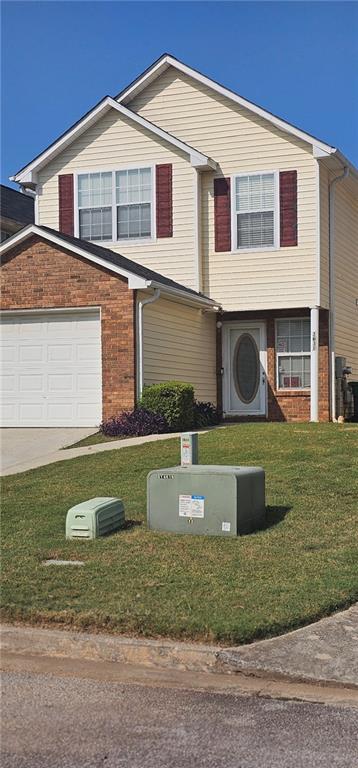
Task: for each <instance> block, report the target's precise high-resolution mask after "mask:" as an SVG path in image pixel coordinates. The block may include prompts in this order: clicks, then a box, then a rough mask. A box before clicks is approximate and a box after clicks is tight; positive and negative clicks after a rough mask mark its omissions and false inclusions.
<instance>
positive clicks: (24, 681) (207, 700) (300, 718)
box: [1, 654, 358, 768]
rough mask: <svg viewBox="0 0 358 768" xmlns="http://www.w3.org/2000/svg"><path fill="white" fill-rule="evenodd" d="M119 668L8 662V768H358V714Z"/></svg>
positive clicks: (4, 733)
mask: <svg viewBox="0 0 358 768" xmlns="http://www.w3.org/2000/svg"><path fill="white" fill-rule="evenodd" d="M15 656H16V655H15V654H14V659H15ZM16 658H17V659H20V657H19V656H17V657H16ZM66 663H68V664H69V666H68V667H67V668H66ZM36 664H37V665H38V668H36ZM76 665H78V671H76ZM127 666H130V665H127ZM116 667H117V665H116V664H109V663H105V662H98V663H97V664H95V662H82V663H81V662H79V661H78V662H77V661H74V660H72V661H71V662H69V661H68V662H65V661H64V660H61V661H59V660H54V659H49V660H48V663H47V666H46V665H44V664H43V662H42V667H41V663H40V661H38V660H37V661H36V663H35V666H34V665H33V666H31V663H30V662H29V660H26V659H23V662H22V664H21V659H20V662H19V663H18V662H17V661H16V659H15V661H12V662H11V660H10V662H9V664H8V665H6V664H5V672H4V673H3V683H2V755H1V756H2V762H1V765H2V768H103V767H105V768H338V767H339V768H355V767H356V766H357V756H358V743H357V733H358V709H355V708H353V707H352V706H337V705H326V704H321V703H309V702H298V701H294V700H283V699H274V698H269V697H265V696H258V695H242V693H241V692H239V691H238V690H235V689H234V688H233V687H230V686H229V685H228V687H227V689H226V690H225V688H221V689H220V690H204V689H195V686H194V683H195V679H194V678H195V675H193V685H191V684H190V683H189V682H188V684H187V685H186V684H185V683H184V686H181V687H180V685H179V684H178V683H177V682H175V681H174V682H173V683H172V684H170V682H166V683H161V682H160V680H159V681H158V682H157V683H156V684H155V683H154V682H153V681H152V682H151V681H148V680H147V681H145V678H144V679H143V684H138V683H131V682H123V681H121V680H120V679H116V675H115V672H114V669H115V668H116ZM28 670H30V671H28ZM205 677H206V679H209V678H210V679H212V678H214V677H216V676H215V675H206V676H205ZM185 679H186V680H188V677H186V678H185ZM229 679H230V678H229ZM231 685H232V683H231Z"/></svg>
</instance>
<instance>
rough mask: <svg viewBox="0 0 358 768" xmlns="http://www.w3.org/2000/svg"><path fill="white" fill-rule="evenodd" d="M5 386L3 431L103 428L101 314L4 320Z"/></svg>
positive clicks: (15, 316)
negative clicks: (40, 428) (5, 429)
mask: <svg viewBox="0 0 358 768" xmlns="http://www.w3.org/2000/svg"><path fill="white" fill-rule="evenodd" d="M1 384H2V386H1V426H3V427H39V426H42V427H81V426H84V427H87V426H89V427H92V426H96V425H97V424H99V423H100V421H101V414H102V367H101V321H100V315H99V310H93V311H92V310H86V311H82V312H72V311H71V312H57V311H52V312H47V313H29V314H15V313H11V314H9V315H3V317H2V320H1Z"/></svg>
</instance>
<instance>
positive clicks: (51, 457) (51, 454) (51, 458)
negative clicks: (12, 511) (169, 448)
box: [0, 429, 207, 476]
mask: <svg viewBox="0 0 358 768" xmlns="http://www.w3.org/2000/svg"><path fill="white" fill-rule="evenodd" d="M5 431H7V430H4V432H5ZM21 431H22V432H25V430H21ZM29 431H31V432H35V431H37V432H40V431H41V432H47V430H45V429H44V430H29ZM68 431H70V430H68ZM75 431H76V430H72V432H75ZM93 431H94V430H81V432H82V434H79V435H78V437H77V436H76V435H72V439H71V437H70V438H69V439H68V440H67V445H71V443H73V442H75V441H76V439H78V440H80V439H82V438H83V437H87V435H90V434H93ZM206 431H207V430H201V434H204V432H206ZM77 432H78V433H80V430H77ZM180 434H181V433H180V432H175V433H173V432H170V433H167V434H164V435H147V436H146V437H129V438H126V439H125V440H112V441H111V442H108V443H98V444H97V445H87V446H85V447H83V448H67V449H66V450H65V451H64V450H57V448H59V447H60V446H61V447H64V446H65V445H66V442H64V443H60V445H58V446H56V449H55V448H52V447H50V448H49V449H48V450H47V451H46V443H45V445H44V446H42V444H41V442H40V443H38V444H37V455H32V453H31V451H30V452H29V454H30V458H26V459H25V456H26V445H25V450H24V452H23V456H22V460H21V458H20V460H19V461H18V462H16V463H14V462H12V463H10V461H8V462H5V463H4V465H3V466H2V467H1V472H0V474H1V475H2V476H5V475H17V474H19V473H20V472H27V471H28V470H29V469H36V468H37V467H43V466H45V465H47V464H55V462H56V461H68V460H69V459H75V458H77V456H91V454H94V453H103V452H104V451H114V450H116V449H118V448H129V447H131V446H135V445H142V444H144V443H152V442H155V441H156V440H171V439H172V438H178V437H180ZM32 439H33V438H32ZM39 439H40V438H39ZM27 455H28V454H27Z"/></svg>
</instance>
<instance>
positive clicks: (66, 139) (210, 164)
mask: <svg viewBox="0 0 358 768" xmlns="http://www.w3.org/2000/svg"><path fill="white" fill-rule="evenodd" d="M110 109H114V110H116V111H117V112H119V114H120V115H123V116H124V117H126V118H128V119H129V120H132V121H133V122H134V123H136V124H137V125H139V126H140V127H141V128H146V129H147V130H148V131H150V132H151V133H152V134H154V135H155V136H156V137H158V138H160V139H164V141H167V142H168V143H169V144H171V145H172V146H174V147H176V148H177V149H180V150H181V151H182V152H185V154H186V155H188V157H189V158H190V162H191V164H192V165H193V166H194V167H195V168H201V169H202V170H205V169H208V170H215V169H216V165H217V164H216V163H215V162H214V161H213V160H212V159H211V158H210V157H208V156H207V155H204V154H203V153H202V152H199V151H198V150H196V149H195V148H194V147H191V146H190V145H189V144H187V143H186V142H184V141H181V140H180V139H177V138H176V137H175V136H173V135H172V134H171V133H168V132H167V131H164V130H163V129H162V128H159V126H158V125H154V123H151V122H150V120H147V119H146V118H145V117H142V116H141V115H137V113H136V112H133V110H131V109H128V107H125V106H124V105H123V104H118V102H117V101H115V99H112V97H111V96H105V97H104V99H102V100H101V101H100V102H99V103H98V104H96V105H95V106H94V107H93V109H91V110H90V111H89V112H87V113H86V114H85V115H84V116H83V117H82V118H81V119H80V120H78V121H77V122H76V123H74V125H72V126H71V128H69V129H68V130H67V131H65V133H63V134H61V136H60V137H59V138H58V139H56V140H55V141H54V142H52V144H50V145H49V146H48V147H47V149H45V150H44V151H43V152H41V153H40V154H39V155H37V156H36V157H35V158H34V159H33V160H31V162H30V163H28V164H27V165H25V166H24V167H23V168H21V169H20V170H19V171H17V173H16V174H15V175H14V176H11V177H10V178H11V181H18V182H20V183H21V182H22V183H24V182H26V181H27V182H32V181H34V179H33V178H32V174H33V173H36V172H37V171H39V170H40V168H42V167H43V166H44V165H46V164H47V163H48V162H49V161H50V160H52V159H53V157H55V156H56V155H57V154H58V153H59V152H62V150H63V149H64V148H65V147H66V146H68V145H69V144H71V143H72V142H73V141H74V140H75V139H77V138H78V136H80V135H81V133H83V132H84V131H86V130H87V129H88V128H89V127H90V126H91V125H93V124H94V123H96V122H97V120H99V119H100V118H101V117H103V115H105V114H106V112H108V111H109V110H110Z"/></svg>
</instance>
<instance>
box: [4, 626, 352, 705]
mask: <svg viewBox="0 0 358 768" xmlns="http://www.w3.org/2000/svg"><path fill="white" fill-rule="evenodd" d="M292 634H294V633H292ZM281 637H282V636H281ZM274 640H275V639H273V640H271V641H259V643H258V644H253V645H251V646H247V645H246V646H241V647H237V648H222V647H219V646H210V645H203V644H199V643H181V642H175V641H171V640H165V641H163V640H150V639H149V640H148V639H144V638H143V639H137V638H132V637H123V636H120V637H118V636H116V635H103V634H89V633H82V632H73V631H69V630H64V629H63V630H62V629H42V628H41V629H40V628H37V627H30V626H26V625H25V626H24V625H10V624H6V625H2V627H1V649H2V650H3V651H6V652H10V653H15V654H19V655H26V654H29V655H31V656H47V657H55V658H69V659H72V660H76V659H77V660H87V661H106V662H112V663H121V664H132V665H139V666H142V667H146V668H151V669H161V670H163V669H164V670H165V669H167V670H176V671H178V672H204V673H209V674H211V675H215V674H218V675H231V676H235V675H240V676H243V677H247V678H248V677H251V678H257V679H261V680H266V681H267V680H270V681H282V682H286V683H287V682H288V683H290V682H291V683H297V684H299V683H302V684H308V685H311V686H312V685H316V686H317V685H318V686H321V687H325V688H327V687H330V688H333V687H334V688H336V689H337V688H338V689H343V688H344V689H347V690H354V691H356V690H357V691H358V682H357V684H356V683H354V682H353V683H352V682H349V681H346V680H339V679H327V677H319V676H317V675H313V674H312V675H311V674H306V673H302V672H295V671H293V670H291V671H290V672H287V671H285V670H284V669H282V668H279V667H277V666H273V665H272V664H271V666H270V663H269V662H266V663H265V661H264V660H261V661H260V662H259V663H258V662H256V663H255V662H253V661H252V660H250V659H245V652H247V651H248V650H250V649H253V648H254V647H255V646H256V647H257V646H260V644H261V642H264V643H265V642H267V643H270V642H273V641H274Z"/></svg>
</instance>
